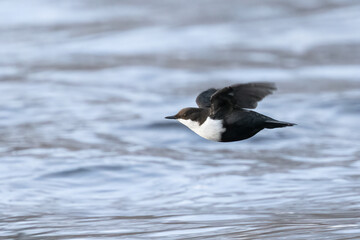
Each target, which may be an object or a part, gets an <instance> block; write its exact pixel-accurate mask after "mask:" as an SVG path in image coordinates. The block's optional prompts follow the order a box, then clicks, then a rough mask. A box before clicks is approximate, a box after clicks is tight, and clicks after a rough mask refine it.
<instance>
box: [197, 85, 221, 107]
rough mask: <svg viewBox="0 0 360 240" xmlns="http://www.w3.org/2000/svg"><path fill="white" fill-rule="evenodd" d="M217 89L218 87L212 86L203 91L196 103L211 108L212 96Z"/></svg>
mask: <svg viewBox="0 0 360 240" xmlns="http://www.w3.org/2000/svg"><path fill="white" fill-rule="evenodd" d="M216 91H217V89H215V88H210V89H208V90H206V91H203V92H202V93H200V94H199V96H197V98H196V104H197V105H198V106H199V107H200V108H210V107H211V101H210V98H211V96H212V95H213V94H214V93H215V92H216Z"/></svg>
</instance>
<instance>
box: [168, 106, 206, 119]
mask: <svg viewBox="0 0 360 240" xmlns="http://www.w3.org/2000/svg"><path fill="white" fill-rule="evenodd" d="M200 112H201V109H199V108H183V109H181V110H180V111H179V112H178V113H177V114H175V115H173V116H167V117H165V118H166V119H177V120H181V119H182V120H192V121H198V119H199V118H200Z"/></svg>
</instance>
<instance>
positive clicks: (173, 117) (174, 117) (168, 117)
mask: <svg viewBox="0 0 360 240" xmlns="http://www.w3.org/2000/svg"><path fill="white" fill-rule="evenodd" d="M165 118H166V119H177V117H176V115H174V116H167V117H165Z"/></svg>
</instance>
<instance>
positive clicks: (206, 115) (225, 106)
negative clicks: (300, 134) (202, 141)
mask: <svg viewBox="0 0 360 240" xmlns="http://www.w3.org/2000/svg"><path fill="white" fill-rule="evenodd" d="M274 90H276V87H275V84H274V83H269V82H255V83H245V84H235V85H232V86H229V87H225V88H222V89H215V88H210V89H208V90H206V91H204V92H202V93H200V95H199V96H197V98H196V104H197V105H198V106H199V107H198V108H183V109H181V110H180V111H179V112H178V113H177V114H176V115H174V116H168V117H165V118H167V119H177V120H178V121H179V122H181V123H182V124H184V125H185V126H187V127H188V128H190V129H191V130H192V131H194V132H195V133H197V134H198V135H200V136H201V137H203V138H206V139H208V140H212V141H217V142H233V141H240V140H244V139H247V138H250V137H252V136H254V135H255V134H257V133H258V132H260V131H261V130H263V129H265V128H282V127H288V126H293V125H295V124H294V123H289V122H282V121H278V120H275V119H272V118H270V117H267V116H265V115H262V114H260V113H257V112H254V111H251V110H248V109H254V108H256V106H257V103H258V102H259V101H261V100H262V99H263V98H264V97H266V96H267V95H269V94H271V93H272V92H273V91H274Z"/></svg>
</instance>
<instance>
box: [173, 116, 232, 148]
mask: <svg viewBox="0 0 360 240" xmlns="http://www.w3.org/2000/svg"><path fill="white" fill-rule="evenodd" d="M178 121H179V122H181V123H182V124H184V125H185V126H187V127H188V128H190V129H191V130H192V131H194V132H195V133H196V134H198V135H199V136H201V137H203V138H206V139H208V140H212V141H217V142H218V141H220V140H221V134H222V133H223V132H225V130H226V129H225V128H223V125H222V120H214V119H211V118H210V117H208V118H207V119H206V120H205V122H204V123H203V124H201V125H200V124H199V123H198V122H197V121H192V120H190V119H187V120H185V119H178Z"/></svg>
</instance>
